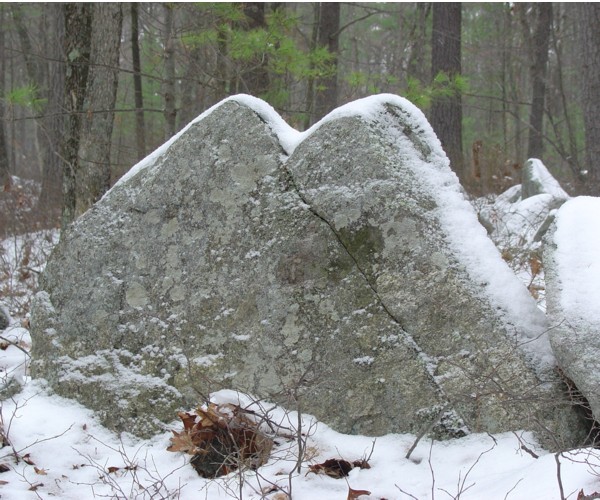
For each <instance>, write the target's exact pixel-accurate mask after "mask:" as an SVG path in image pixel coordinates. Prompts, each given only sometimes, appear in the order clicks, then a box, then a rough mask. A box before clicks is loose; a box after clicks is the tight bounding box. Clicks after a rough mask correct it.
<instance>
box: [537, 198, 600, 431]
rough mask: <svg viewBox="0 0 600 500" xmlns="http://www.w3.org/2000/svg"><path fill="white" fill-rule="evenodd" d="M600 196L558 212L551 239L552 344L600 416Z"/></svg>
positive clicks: (549, 295)
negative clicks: (599, 302) (599, 217)
mask: <svg viewBox="0 0 600 500" xmlns="http://www.w3.org/2000/svg"><path fill="white" fill-rule="evenodd" d="M599 211H600V198H594V197H589V196H579V197H577V198H573V199H571V200H569V201H567V202H566V203H565V204H564V205H563V206H562V207H561V208H560V209H559V210H558V212H557V214H556V218H555V221H554V223H553V224H552V226H551V228H550V230H549V231H548V234H547V236H546V239H545V243H546V245H545V250H544V268H545V270H546V303H547V314H548V317H549V319H550V324H551V325H552V327H551V329H550V342H551V343H552V347H553V349H554V352H555V354H556V359H557V361H558V365H559V366H560V369H561V370H562V372H563V374H564V375H565V376H566V377H567V378H568V379H570V380H571V381H572V382H573V383H574V384H575V386H576V387H577V389H578V390H579V391H580V392H581V394H582V395H583V396H584V397H585V398H586V399H587V401H588V403H589V409H590V410H591V412H592V414H593V417H594V419H595V420H600V375H599V371H598V366H599V365H600V362H599V359H600V337H599V336H598V330H599V329H600V311H599V310H598V301H599V300H600V283H599V282H598V276H600V261H599V260H598V247H599V245H600V237H599V235H600V222H599V221H598V212H599Z"/></svg>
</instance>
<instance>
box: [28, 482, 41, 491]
mask: <svg viewBox="0 0 600 500" xmlns="http://www.w3.org/2000/svg"><path fill="white" fill-rule="evenodd" d="M42 486H44V483H35V484H32V485H31V486H30V487H29V491H37V489H38V488H40V487H42Z"/></svg>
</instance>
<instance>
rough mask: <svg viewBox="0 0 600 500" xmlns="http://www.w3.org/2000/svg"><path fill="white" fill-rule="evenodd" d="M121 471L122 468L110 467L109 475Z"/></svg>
mask: <svg viewBox="0 0 600 500" xmlns="http://www.w3.org/2000/svg"><path fill="white" fill-rule="evenodd" d="M120 469H121V467H109V468H108V469H107V470H108V473H109V474H114V473H115V472H117V471H118V470H120Z"/></svg>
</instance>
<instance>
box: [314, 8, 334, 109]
mask: <svg viewBox="0 0 600 500" xmlns="http://www.w3.org/2000/svg"><path fill="white" fill-rule="evenodd" d="M318 30H319V36H318V44H319V46H321V47H326V48H327V50H328V51H329V53H330V54H331V56H332V60H331V65H332V68H333V70H332V73H331V75H330V76H328V77H326V78H319V79H318V80H317V82H316V85H317V88H316V92H315V115H316V119H317V120H319V119H321V118H322V117H323V116H325V115H326V114H327V113H329V112H330V111H332V110H334V109H335V108H336V107H337V104H338V81H337V79H338V71H337V65H338V54H339V31H340V4H339V3H332V2H321V3H319V23H318Z"/></svg>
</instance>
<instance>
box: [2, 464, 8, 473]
mask: <svg viewBox="0 0 600 500" xmlns="http://www.w3.org/2000/svg"><path fill="white" fill-rule="evenodd" d="M9 470H10V467H9V466H8V465H7V464H0V473H2V472H8V471H9Z"/></svg>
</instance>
